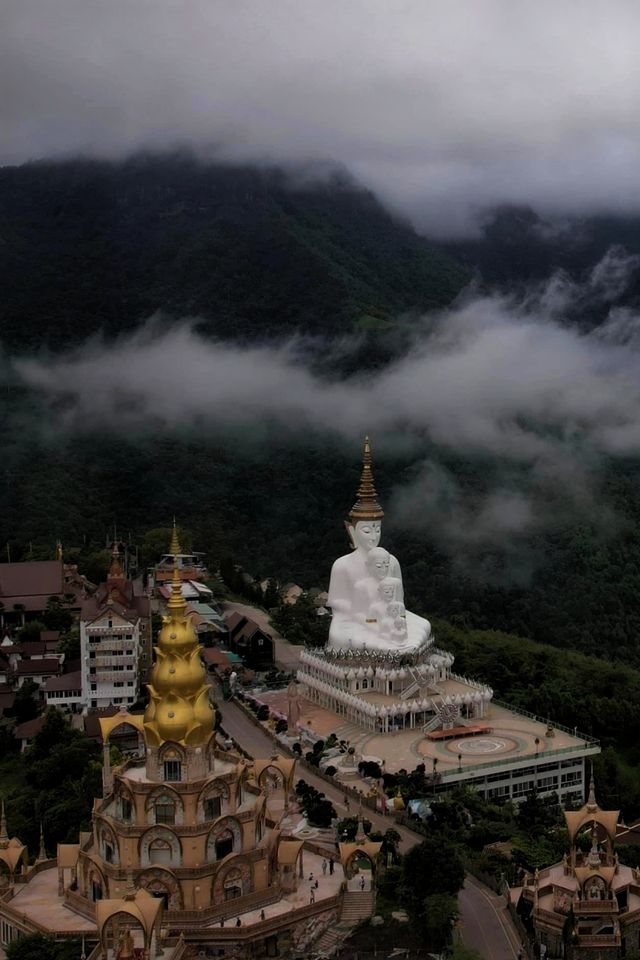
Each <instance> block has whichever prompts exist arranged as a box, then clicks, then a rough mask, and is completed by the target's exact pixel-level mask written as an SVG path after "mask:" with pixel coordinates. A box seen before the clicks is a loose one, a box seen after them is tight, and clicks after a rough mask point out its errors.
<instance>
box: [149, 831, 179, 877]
mask: <svg viewBox="0 0 640 960" xmlns="http://www.w3.org/2000/svg"><path fill="white" fill-rule="evenodd" d="M181 863H182V846H181V844H180V839H179V838H178V837H177V836H176V834H175V833H174V832H173V831H172V830H169V828H168V827H162V826H159V825H157V826H155V827H151V828H150V829H149V830H147V831H146V833H143V834H142V836H141V837H140V865H141V866H143V867H150V866H154V865H156V864H163V865H164V866H167V867H179V866H180V865H181Z"/></svg>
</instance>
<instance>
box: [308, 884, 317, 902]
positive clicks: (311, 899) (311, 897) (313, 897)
mask: <svg viewBox="0 0 640 960" xmlns="http://www.w3.org/2000/svg"><path fill="white" fill-rule="evenodd" d="M315 902H316V892H315V890H314V889H313V887H311V890H310V891H309V903H315Z"/></svg>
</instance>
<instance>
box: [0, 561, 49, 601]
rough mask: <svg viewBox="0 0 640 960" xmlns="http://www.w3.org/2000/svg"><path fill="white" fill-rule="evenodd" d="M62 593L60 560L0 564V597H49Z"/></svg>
mask: <svg viewBox="0 0 640 960" xmlns="http://www.w3.org/2000/svg"><path fill="white" fill-rule="evenodd" d="M58 593H64V567H63V564H62V560H30V561H28V562H26V563H0V597H10V598H11V599H12V600H13V599H14V598H23V597H35V596H38V597H51V596H54V595H55V594H58Z"/></svg>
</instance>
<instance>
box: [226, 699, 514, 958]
mask: <svg viewBox="0 0 640 960" xmlns="http://www.w3.org/2000/svg"><path fill="white" fill-rule="evenodd" d="M218 709H219V710H220V713H221V715H222V725H223V727H224V728H225V730H226V731H227V733H228V734H229V735H230V736H231V737H233V739H234V740H236V741H237V743H239V744H241V745H242V747H243V748H244V749H245V750H246V751H247V752H248V753H250V754H251V755H252V756H253V757H259V758H263V757H270V756H271V754H272V753H273V740H272V739H271V737H269V736H268V734H266V733H265V732H264V731H263V730H261V729H260V728H259V727H257V726H256V725H255V724H254V723H253V722H252V721H251V720H250V719H249V718H248V717H247V716H246V715H245V713H244V712H243V711H242V710H241V709H240V707H238V706H237V705H236V704H235V703H233V702H231V701H228V702H226V703H225V702H222V701H219V702H218ZM302 775H303V776H304V779H305V780H306V781H307V783H310V784H311V785H312V786H314V787H316V789H318V790H320V791H321V792H322V793H324V794H325V795H326V797H327V798H328V799H329V800H331V802H332V803H333V805H334V807H335V808H336V811H337V813H338V815H339V816H340V817H344V816H346V815H347V814H348V813H352V814H353V812H354V811H353V804H352V805H351V808H350V809H348V808H347V807H345V805H344V803H343V798H344V794H343V791H342V790H340V788H338V787H334V786H333V784H330V783H327V782H326V781H325V780H323V779H321V778H320V777H317V776H315V774H313V773H312V772H311V771H309V770H307V769H305V770H304V773H303V774H302ZM366 817H367V819H368V820H371V822H372V823H373V825H374V826H375V827H376V829H377V830H381V831H382V832H384V831H385V830H388V829H389V828H390V827H393V829H394V830H397V831H398V833H399V834H400V838H401V839H400V844H399V847H400V850H401V852H402V853H405V852H406V851H407V850H409V849H410V848H411V847H413V846H415V844H416V843H419V842H420V838H419V836H418V835H417V834H415V833H413V831H412V830H407V829H406V827H401V826H399V825H398V824H396V823H395V822H394V821H393V819H392V818H391V817H385V816H383V815H382V814H379V813H374V812H373V811H372V810H369V809H367V810H366ZM458 902H459V905H460V914H461V918H462V929H461V933H462V939H463V941H464V943H465V944H466V945H467V946H469V947H473V948H474V949H476V950H477V951H478V952H479V953H480V954H481V956H482V957H484V958H485V960H514V958H516V957H517V955H518V947H519V941H518V938H517V935H516V932H515V930H514V928H513V924H512V922H511V918H510V917H509V914H508V912H507V910H506V907H505V905H504V902H503V900H502V898H501V897H498V896H497V895H496V894H494V893H493V892H492V891H491V890H488V889H487V888H486V887H485V886H483V885H482V884H480V883H478V881H477V880H475V879H474V878H473V877H470V876H469V875H467V877H466V879H465V884H464V887H463V888H462V890H461V891H460V893H459V894H458Z"/></svg>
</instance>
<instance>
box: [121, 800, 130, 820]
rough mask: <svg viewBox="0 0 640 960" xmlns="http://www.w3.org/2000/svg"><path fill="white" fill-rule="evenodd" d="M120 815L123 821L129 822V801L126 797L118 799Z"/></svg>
mask: <svg viewBox="0 0 640 960" xmlns="http://www.w3.org/2000/svg"><path fill="white" fill-rule="evenodd" d="M120 813H121V815H122V819H123V820H126V821H130V820H131V800H128V799H127V798H126V797H121V798H120Z"/></svg>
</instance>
